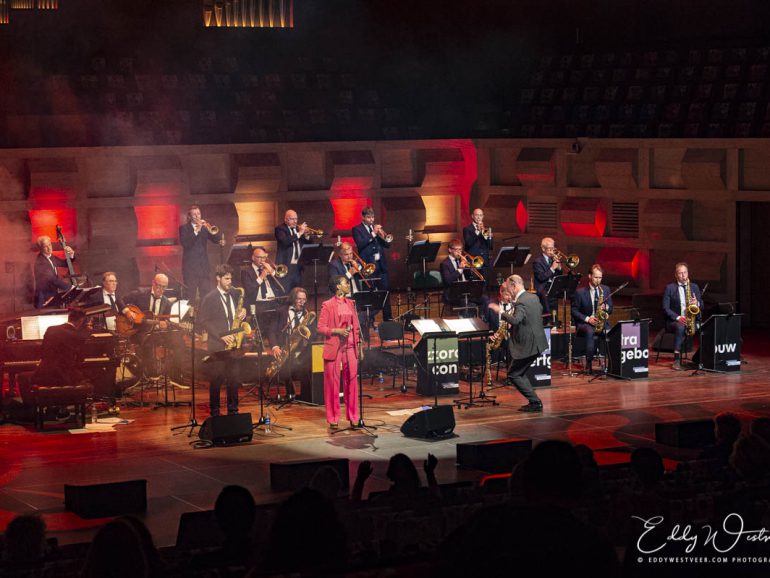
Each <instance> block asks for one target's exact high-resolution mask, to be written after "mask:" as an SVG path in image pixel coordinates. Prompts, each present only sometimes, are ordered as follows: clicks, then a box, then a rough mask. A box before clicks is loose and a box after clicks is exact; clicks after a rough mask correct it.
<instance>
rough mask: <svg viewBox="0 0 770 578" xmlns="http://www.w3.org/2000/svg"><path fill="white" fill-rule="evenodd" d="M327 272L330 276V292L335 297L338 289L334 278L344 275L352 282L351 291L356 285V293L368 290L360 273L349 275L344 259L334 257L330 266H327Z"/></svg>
mask: <svg viewBox="0 0 770 578" xmlns="http://www.w3.org/2000/svg"><path fill="white" fill-rule="evenodd" d="M326 271H327V272H328V274H329V292H330V293H331V294H332V295H334V294H335V293H336V292H337V288H336V287H335V286H334V278H335V277H337V276H338V275H342V276H343V277H347V278H348V280H349V281H350V285H351V289H352V286H353V285H355V287H356V291H361V290H362V289H368V287H366V286H365V285H364V284H363V282H362V281H361V275H359V274H358V273H356V274H353V273H352V272H350V273H351V274H350V275H348V273H349V271H348V268H347V266H346V265H345V263H343V262H342V259H340V258H339V257H334V259H332V260H331V261H329V264H328V265H327V266H326Z"/></svg>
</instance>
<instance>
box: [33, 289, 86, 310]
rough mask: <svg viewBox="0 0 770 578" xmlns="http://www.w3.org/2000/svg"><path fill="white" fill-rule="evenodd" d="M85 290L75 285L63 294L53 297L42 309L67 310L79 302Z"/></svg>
mask: <svg viewBox="0 0 770 578" xmlns="http://www.w3.org/2000/svg"><path fill="white" fill-rule="evenodd" d="M83 291H84V289H81V288H80V287H77V286H75V285H73V286H72V287H70V288H69V289H67V290H66V291H64V292H63V293H57V294H56V295H53V296H52V297H50V298H49V299H48V301H46V302H45V303H43V307H42V309H49V308H52V309H67V308H68V307H69V306H70V305H71V304H72V303H74V302H75V301H77V300H78V299H79V298H80V296H81V295H82V294H83Z"/></svg>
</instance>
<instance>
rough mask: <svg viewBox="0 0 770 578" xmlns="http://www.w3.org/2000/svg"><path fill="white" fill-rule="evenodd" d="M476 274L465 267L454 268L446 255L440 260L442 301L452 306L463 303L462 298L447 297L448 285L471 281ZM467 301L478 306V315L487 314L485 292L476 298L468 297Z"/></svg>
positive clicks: (487, 300) (482, 316) (487, 301)
mask: <svg viewBox="0 0 770 578" xmlns="http://www.w3.org/2000/svg"><path fill="white" fill-rule="evenodd" d="M474 279H476V276H475V275H474V274H473V273H471V272H469V271H468V270H467V269H465V272H463V271H460V270H459V269H455V267H454V265H453V264H452V260H451V258H450V257H447V258H446V259H444V260H443V261H442V262H441V280H442V281H443V282H444V303H446V304H447V305H452V306H454V307H458V306H462V305H464V304H465V303H464V301H462V300H452V299H450V297H449V286H450V285H452V283H455V282H457V281H473V280H474ZM469 301H470V302H471V303H473V304H475V305H478V306H479V317H481V318H485V317H486V315H487V305H489V298H488V297H487V295H486V293H482V294H481V297H480V298H478V299H469Z"/></svg>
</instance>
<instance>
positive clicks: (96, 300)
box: [83, 290, 126, 330]
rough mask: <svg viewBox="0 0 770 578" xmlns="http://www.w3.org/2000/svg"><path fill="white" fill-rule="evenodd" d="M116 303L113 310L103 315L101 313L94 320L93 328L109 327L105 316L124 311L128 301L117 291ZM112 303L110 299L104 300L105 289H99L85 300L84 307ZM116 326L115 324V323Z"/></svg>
mask: <svg viewBox="0 0 770 578" xmlns="http://www.w3.org/2000/svg"><path fill="white" fill-rule="evenodd" d="M114 299H115V305H114V307H113V309H112V311H108V312H106V313H105V314H104V315H103V316H102V315H100V316H99V317H98V318H96V320H95V321H94V326H93V329H105V330H106V329H107V322H106V320H105V317H110V316H112V317H114V316H115V315H117V314H118V313H120V312H122V311H123V310H124V309H125V308H126V302H125V301H124V300H123V298H122V297H121V296H120V295H119V294H118V293H117V292H115V297H114ZM105 304H106V305H110V303H109V301H105V300H104V290H102V291H97V292H96V293H94V294H92V295H91V296H90V297H89V298H88V299H87V300H86V301H84V302H83V306H84V307H94V306H96V305H105ZM113 328H114V325H113Z"/></svg>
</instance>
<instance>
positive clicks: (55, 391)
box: [30, 384, 92, 430]
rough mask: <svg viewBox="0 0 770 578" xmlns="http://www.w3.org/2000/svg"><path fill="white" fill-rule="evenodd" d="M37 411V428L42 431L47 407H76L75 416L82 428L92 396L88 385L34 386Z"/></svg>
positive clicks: (31, 390)
mask: <svg viewBox="0 0 770 578" xmlns="http://www.w3.org/2000/svg"><path fill="white" fill-rule="evenodd" d="M30 392H31V393H32V403H33V406H34V409H35V428H37V429H39V430H42V429H43V422H44V421H45V410H46V408H47V407H66V406H70V405H74V406H75V415H76V416H77V418H78V422H79V423H80V426H81V427H85V423H86V401H87V400H88V398H89V397H90V396H91V394H92V387H91V385H88V384H78V385H57V386H47V385H33V386H32V387H31V388H30Z"/></svg>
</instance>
